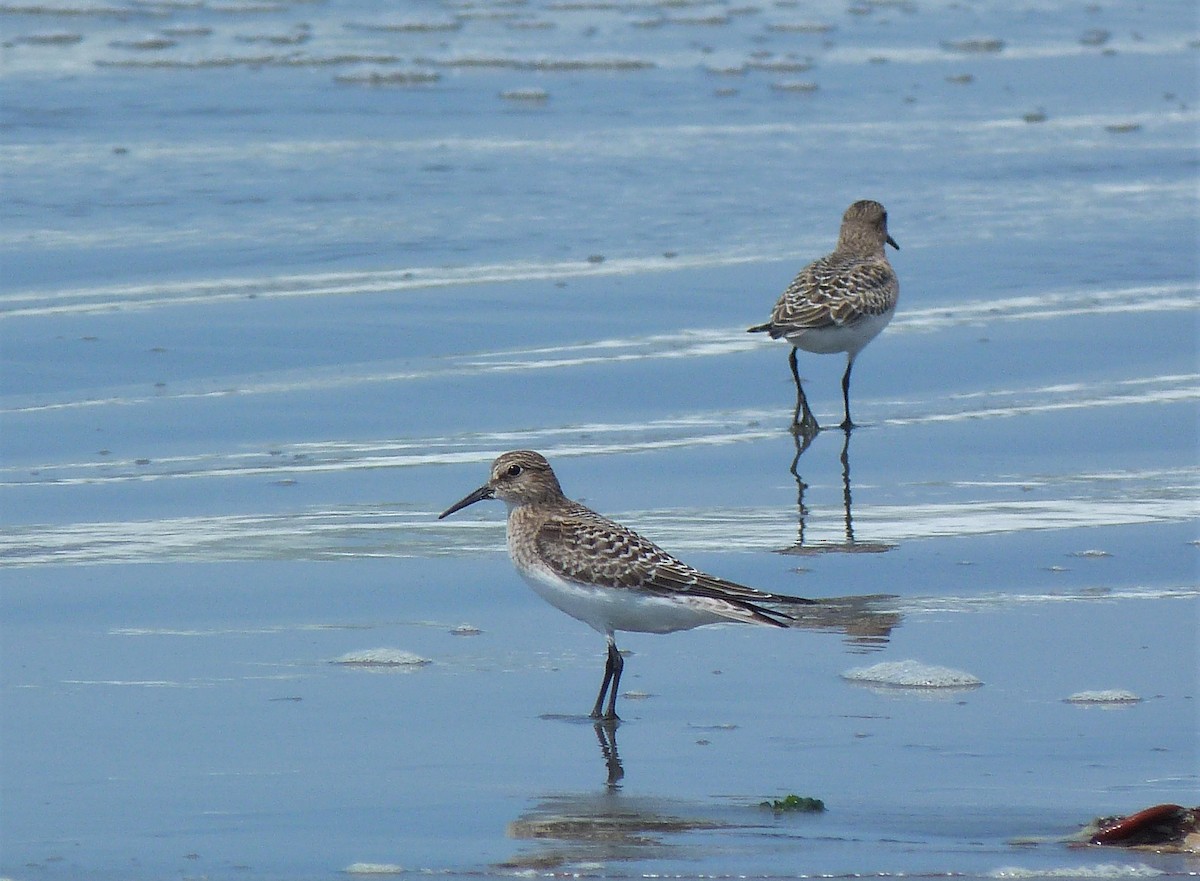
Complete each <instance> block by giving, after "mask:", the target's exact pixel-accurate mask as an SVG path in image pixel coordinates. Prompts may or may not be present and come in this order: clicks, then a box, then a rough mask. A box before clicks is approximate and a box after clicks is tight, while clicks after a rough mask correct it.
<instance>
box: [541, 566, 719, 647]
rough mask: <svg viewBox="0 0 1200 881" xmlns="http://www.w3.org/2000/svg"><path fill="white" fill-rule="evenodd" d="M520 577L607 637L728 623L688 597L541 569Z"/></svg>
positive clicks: (550, 602) (556, 606) (558, 606)
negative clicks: (587, 581)
mask: <svg viewBox="0 0 1200 881" xmlns="http://www.w3.org/2000/svg"><path fill="white" fill-rule="evenodd" d="M521 576H522V577H523V578H524V579H525V581H526V582H527V583H528V584H529V586H530V587H532V588H533V590H534V592H535V593H536V594H537V595H538V596H540V597H541V598H542V599H544V600H545V601H546V602H548V603H549V604H550V605H552V606H554V608H556V609H558V610H559V611H562V612H566V613H567V614H568V615H570V616H571V617H572V618H576V619H578V620H580V621H582V622H584V623H585V624H587V625H588V626H590V627H592V628H594V629H595V630H598V631H600V632H601V633H605V634H607V633H611V632H613V631H614V630H626V631H636V632H639V633H672V632H673V631H676V630H690V629H691V628H693V627H700V626H701V625H704V624H715V623H717V622H718V621H727V620H729V619H728V618H727V617H723V616H721V615H717V614H715V613H713V612H712V611H710V610H708V609H705V608H703V606H702V605H701V604H695V603H693V601H692V599H691V598H689V597H684V596H680V597H663V596H655V595H653V594H646V593H642V592H640V591H636V590H632V589H629V588H613V587H598V586H596V585H589V584H580V583H578V582H574V581H568V580H566V579H564V578H561V577H559V576H558V575H556V574H555V573H553V572H551V571H549V570H547V569H541V568H531V569H529V570H522V571H521Z"/></svg>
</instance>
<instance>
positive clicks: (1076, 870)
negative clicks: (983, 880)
mask: <svg viewBox="0 0 1200 881" xmlns="http://www.w3.org/2000/svg"><path fill="white" fill-rule="evenodd" d="M1163 874H1165V873H1164V872H1161V871H1160V870H1158V869H1155V868H1152V867H1150V866H1142V865H1138V866H1123V865H1118V864H1116V863H1100V864H1098V865H1095V866H1070V867H1063V868H1060V869H1024V868H1018V867H1015V866H1013V867H1006V868H1003V869H994V870H993V871H991V872H988V874H987V877H989V878H1157V877H1158V876H1160V875H1163Z"/></svg>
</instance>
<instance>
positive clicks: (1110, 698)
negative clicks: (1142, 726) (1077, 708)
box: [1063, 688, 1142, 704]
mask: <svg viewBox="0 0 1200 881" xmlns="http://www.w3.org/2000/svg"><path fill="white" fill-rule="evenodd" d="M1063 700H1064V701H1066V702H1067V703H1069V704H1139V703H1141V702H1142V699H1141V698H1140V697H1138V696H1137V695H1136V694H1134V693H1133V692H1132V691H1126V690H1125V689H1123V688H1109V689H1104V690H1102V691H1077V692H1075V693H1074V694H1073V695H1071V696H1070V697H1066V698H1063Z"/></svg>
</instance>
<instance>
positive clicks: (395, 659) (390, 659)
mask: <svg viewBox="0 0 1200 881" xmlns="http://www.w3.org/2000/svg"><path fill="white" fill-rule="evenodd" d="M330 663H333V664H342V665H346V666H351V667H424V666H425V665H427V664H432V663H433V661H431V660H429V659H428V658H422V657H421V656H420V655H415V654H413V653H412V652H406V651H404V650H403V649H389V648H378V649H362V650H360V651H356V652H347V653H346V654H344V655H342V656H341V657H340V658H335V659H334V660H333V661H331V662H330Z"/></svg>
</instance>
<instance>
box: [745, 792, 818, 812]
mask: <svg viewBox="0 0 1200 881" xmlns="http://www.w3.org/2000/svg"><path fill="white" fill-rule="evenodd" d="M759 807H760V808H767V809H768V810H772V811H775V812H776V813H783V812H784V811H789V812H799V813H805V814H819V813H821V812H822V811H824V810H825V802H823V801H821V800H820V799H819V798H809V797H808V796H804V797H803V798H801V797H800V796H798V795H789V796H787V797H786V798H783V799H778V798H777V799H775V800H774V801H764V802H761V803H760V804H759Z"/></svg>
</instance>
